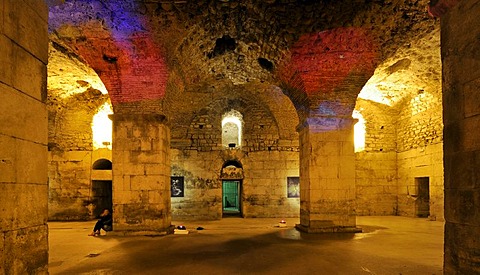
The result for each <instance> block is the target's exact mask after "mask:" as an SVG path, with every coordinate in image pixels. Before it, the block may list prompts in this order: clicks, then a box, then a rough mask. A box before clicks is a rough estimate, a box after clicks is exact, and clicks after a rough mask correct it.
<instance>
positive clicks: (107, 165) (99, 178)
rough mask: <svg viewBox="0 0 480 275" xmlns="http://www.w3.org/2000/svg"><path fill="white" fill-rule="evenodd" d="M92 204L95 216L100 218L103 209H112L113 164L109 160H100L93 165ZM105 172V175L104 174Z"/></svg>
mask: <svg viewBox="0 0 480 275" xmlns="http://www.w3.org/2000/svg"><path fill="white" fill-rule="evenodd" d="M92 170H94V171H95V173H92V204H93V206H94V209H93V216H94V217H97V216H99V215H100V214H101V213H102V211H103V209H105V208H108V209H112V207H113V201H112V179H111V171H112V162H111V161H110V160H108V159H99V160H97V161H95V162H94V163H93V165H92ZM102 172H103V173H102Z"/></svg>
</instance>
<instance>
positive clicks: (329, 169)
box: [299, 117, 356, 232]
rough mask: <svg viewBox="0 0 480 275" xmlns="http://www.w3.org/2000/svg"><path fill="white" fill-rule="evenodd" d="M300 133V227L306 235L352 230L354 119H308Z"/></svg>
mask: <svg viewBox="0 0 480 275" xmlns="http://www.w3.org/2000/svg"><path fill="white" fill-rule="evenodd" d="M307 123H308V124H306V125H302V126H303V127H302V128H301V129H299V132H300V225H299V228H300V229H301V230H304V231H307V232H344V231H345V232H351V231H354V230H355V226H356V221H355V155H354V150H353V119H351V118H349V119H348V118H336V117H323V118H322V117H318V118H315V119H313V118H311V119H309V120H308V121H307Z"/></svg>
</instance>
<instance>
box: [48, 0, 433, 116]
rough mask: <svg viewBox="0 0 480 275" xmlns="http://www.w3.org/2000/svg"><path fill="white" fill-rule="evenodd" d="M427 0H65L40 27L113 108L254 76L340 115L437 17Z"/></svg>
mask: <svg viewBox="0 0 480 275" xmlns="http://www.w3.org/2000/svg"><path fill="white" fill-rule="evenodd" d="M427 5H428V0H386V1H379V0H378V1H375V0H356V1H329V0H325V1H309V0H267V1H255V0H246V1H240V0H219V1H206V0H195V1H193V0H183V1H173V0H172V1H168V0H162V1H156V0H149V1H140V0H139V1H130V0H128V1H127V0H123V1H121V0H115V1H114V0H109V1H100V0H71V1H66V2H65V3H63V4H60V5H56V6H52V7H51V8H50V22H49V29H50V33H51V35H50V37H51V40H53V41H55V43H57V44H58V45H62V47H64V48H68V49H70V50H71V51H72V52H73V53H75V54H76V55H78V56H80V57H81V59H83V60H85V61H86V62H87V63H88V64H89V65H90V66H91V67H92V68H93V69H94V70H95V71H96V72H97V73H98V75H99V76H100V78H101V79H102V81H103V82H104V84H105V86H106V87H107V89H108V91H109V94H110V96H111V99H112V103H113V105H114V108H116V109H117V111H118V110H121V109H123V108H127V107H128V106H133V107H134V108H131V109H130V110H135V111H140V112H142V111H143V110H146V109H149V110H150V111H151V110H155V111H158V112H166V110H165V105H169V104H170V103H171V102H172V100H182V97H183V96H184V94H185V93H188V92H189V91H198V90H201V91H202V92H204V93H206V94H208V93H209V89H210V88H209V87H215V85H217V84H219V83H229V84H228V85H233V86H235V85H245V84H248V83H257V82H259V83H264V84H265V85H267V86H268V85H273V86H279V87H281V88H283V92H284V93H285V94H287V95H288V96H289V97H290V99H291V100H292V102H293V103H294V104H295V106H296V107H297V109H302V108H303V109H305V110H306V111H305V112H306V113H308V112H312V111H313V112H319V113H320V114H323V113H322V112H324V110H327V114H330V113H331V112H333V113H337V114H339V115H345V114H348V113H349V112H351V110H352V109H353V105H354V102H355V99H356V97H357V95H358V93H359V91H360V89H361V88H362V87H363V85H364V84H365V82H366V81H367V80H368V79H369V78H370V77H371V76H372V75H373V73H374V70H375V69H376V68H377V66H379V65H380V66H388V67H391V66H392V64H390V63H391V60H392V58H395V54H396V53H398V52H399V51H402V49H408V47H409V45H412V44H415V41H419V40H420V39H423V38H424V37H427V36H428V35H429V34H430V33H432V31H434V30H435V28H436V26H438V22H436V21H435V20H434V19H432V18H430V17H429V16H428V14H427V12H426V9H427ZM426 43H428V41H426ZM435 43H436V41H433V42H432V45H433V44H435ZM402 62H403V63H402ZM402 62H400V63H398V64H397V65H398V66H400V67H402V66H406V64H407V63H408V61H402ZM412 64H414V63H412ZM416 66H417V65H415V64H414V65H412V68H416ZM419 66H420V63H419ZM420 67H421V66H420ZM391 70H395V66H394V67H393V69H391ZM437 70H438V68H437ZM377 71H378V68H377ZM392 81H401V79H396V80H392ZM228 85H227V86H228ZM222 91H223V92H224V93H228V89H225V90H222ZM388 91H389V92H390V93H391V90H390V89H388ZM247 92H248V91H247ZM395 93H396V92H395ZM169 94H172V95H175V96H169ZM395 96H397V94H395ZM402 96H403V95H400V97H402ZM202 98H204V97H202ZM207 98H208V95H207ZM199 100H204V99H199ZM165 102H166V103H165ZM327 103H328V104H327ZM330 104H331V105H330ZM326 105H328V106H327V108H323V107H325V106H326ZM337 107H338V108H337Z"/></svg>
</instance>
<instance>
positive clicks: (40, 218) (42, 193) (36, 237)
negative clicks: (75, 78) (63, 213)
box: [0, 0, 48, 274]
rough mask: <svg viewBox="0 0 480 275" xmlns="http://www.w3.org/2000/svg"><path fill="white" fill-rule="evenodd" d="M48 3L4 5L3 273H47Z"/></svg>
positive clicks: (0, 50)
mask: <svg viewBox="0 0 480 275" xmlns="http://www.w3.org/2000/svg"><path fill="white" fill-rule="evenodd" d="M47 14H48V13H47V8H46V5H45V3H44V2H43V1H13V0H6V1H2V4H1V5H0V18H2V20H0V22H1V23H0V67H1V68H2V69H1V72H0V110H1V111H0V112H1V114H0V117H1V119H0V196H1V199H0V228H1V231H0V273H1V274H46V273H47V263H48V242H47V167H46V163H47V131H46V129H47V111H46V107H45V100H46V63H47V51H48V48H47V45H48V36H47Z"/></svg>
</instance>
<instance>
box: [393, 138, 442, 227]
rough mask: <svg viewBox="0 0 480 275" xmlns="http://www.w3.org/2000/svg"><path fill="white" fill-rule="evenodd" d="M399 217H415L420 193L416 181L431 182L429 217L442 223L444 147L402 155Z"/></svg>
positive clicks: (400, 153)
mask: <svg viewBox="0 0 480 275" xmlns="http://www.w3.org/2000/svg"><path fill="white" fill-rule="evenodd" d="M397 165H398V215H400V216H409V217H415V216H416V215H417V213H416V201H417V200H418V193H417V191H418V190H417V189H418V187H417V186H416V180H415V179H416V178H423V177H428V178H429V185H430V187H429V191H430V199H429V201H430V215H429V218H430V219H432V220H439V221H443V207H444V198H443V186H444V185H443V143H437V144H433V145H429V146H426V147H418V148H415V149H411V150H407V151H404V152H399V153H398V154H397Z"/></svg>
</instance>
